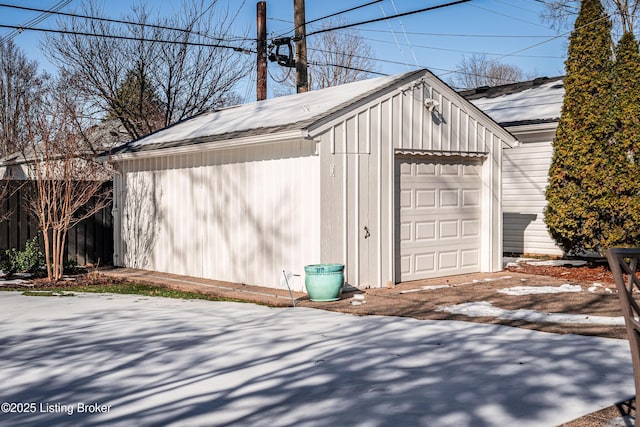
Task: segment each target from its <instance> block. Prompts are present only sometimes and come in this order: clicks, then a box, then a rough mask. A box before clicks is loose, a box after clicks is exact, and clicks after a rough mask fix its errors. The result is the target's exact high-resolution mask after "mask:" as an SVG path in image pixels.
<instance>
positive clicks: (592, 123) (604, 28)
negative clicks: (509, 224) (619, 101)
mask: <svg viewBox="0 0 640 427" xmlns="http://www.w3.org/2000/svg"><path fill="white" fill-rule="evenodd" d="M610 33H611V23H610V21H609V19H608V17H607V15H606V14H605V11H604V9H603V7H602V4H601V2H600V1H599V0H584V1H583V2H582V3H581V8H580V13H579V15H578V17H577V19H576V22H575V28H574V30H573V32H572V33H571V36H570V38H569V51H568V55H567V60H566V62H565V68H566V78H565V81H564V86H565V97H564V103H563V106H562V113H561V116H560V121H559V123H558V129H557V131H556V136H555V138H554V141H553V157H552V161H551V167H550V168H549V185H548V187H547V191H546V198H547V208H546V210H545V221H546V223H547V226H548V228H549V232H550V233H551V236H552V237H553V238H554V239H555V240H556V242H557V243H558V244H559V245H560V246H561V247H562V248H563V249H564V250H565V251H566V252H568V253H576V252H581V251H584V250H595V251H601V250H603V249H604V247H603V244H605V243H606V242H605V241H603V239H602V235H603V227H602V223H603V220H606V219H607V215H608V214H607V213H606V212H604V211H603V202H598V201H599V200H601V199H602V198H603V197H609V196H607V192H608V191H609V189H608V188H607V187H606V186H604V185H603V183H605V182H606V181H607V180H608V179H610V177H609V176H608V174H609V172H610V167H609V166H608V162H610V161H611V159H610V158H609V153H608V147H609V144H610V140H611V114H612V106H613V82H612V64H613V62H612V51H611V44H610V40H611V35H610ZM607 200H610V199H607Z"/></svg>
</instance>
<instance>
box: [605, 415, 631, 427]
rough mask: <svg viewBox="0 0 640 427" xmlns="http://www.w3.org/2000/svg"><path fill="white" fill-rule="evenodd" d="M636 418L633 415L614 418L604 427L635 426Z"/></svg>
mask: <svg viewBox="0 0 640 427" xmlns="http://www.w3.org/2000/svg"><path fill="white" fill-rule="evenodd" d="M635 421H636V418H635V417H634V416H632V415H625V416H623V417H616V418H612V419H610V420H608V421H607V423H606V424H605V425H604V426H603V427H629V426H632V425H634V423H635Z"/></svg>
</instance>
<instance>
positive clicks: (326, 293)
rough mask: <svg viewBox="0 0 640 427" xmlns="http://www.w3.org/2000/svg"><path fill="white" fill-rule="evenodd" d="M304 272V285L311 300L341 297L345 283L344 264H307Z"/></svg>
mask: <svg viewBox="0 0 640 427" xmlns="http://www.w3.org/2000/svg"><path fill="white" fill-rule="evenodd" d="M304 272H305V278H304V286H305V287H306V288H307V293H308V294H309V299H310V300H311V301H336V300H338V299H340V295H342V287H343V285H344V264H313V265H307V266H305V267H304Z"/></svg>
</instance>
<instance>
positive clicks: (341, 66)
mask: <svg viewBox="0 0 640 427" xmlns="http://www.w3.org/2000/svg"><path fill="white" fill-rule="evenodd" d="M308 64H309V65H315V66H318V67H337V68H344V69H345V70H352V71H362V72H363V73H369V74H376V75H378V76H388V75H389V74H385V73H381V72H378V71H373V70H365V69H363V68H357V67H349V66H347V65H340V64H330V63H327V64H321V63H320V62H316V61H311V62H308Z"/></svg>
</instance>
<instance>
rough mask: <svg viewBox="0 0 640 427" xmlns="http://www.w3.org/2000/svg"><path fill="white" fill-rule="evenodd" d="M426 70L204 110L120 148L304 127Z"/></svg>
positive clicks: (143, 147) (135, 148)
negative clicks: (219, 108) (204, 111)
mask: <svg viewBox="0 0 640 427" xmlns="http://www.w3.org/2000/svg"><path fill="white" fill-rule="evenodd" d="M424 72H425V70H418V71H411V72H408V73H405V74H396V75H393V76H385V77H378V78H374V79H369V80H362V81H358V82H354V83H349V84H345V85H340V86H333V87H329V88H326V89H321V90H315V91H310V92H306V93H303V94H295V95H289V96H283V97H279V98H272V99H267V100H264V101H259V102H252V103H249V104H243V105H238V106H234V107H230V108H225V109H222V110H218V111H212V112H208V113H204V114H200V115H198V116H195V117H192V118H190V119H187V120H185V121H182V122H179V123H176V124H175V125H173V126H170V127H168V128H165V129H162V130H159V131H158V132H155V133H152V134H150V135H147V136H145V137H143V138H141V139H138V140H136V141H133V142H131V143H129V144H126V145H125V146H123V147H120V148H119V149H117V150H116V152H124V151H129V150H131V151H139V150H145V149H151V147H150V146H154V147H158V146H160V147H166V146H167V145H170V146H176V145H180V144H178V142H187V141H194V140H203V139H206V140H208V141H210V140H215V139H217V138H216V137H217V136H234V135H238V134H239V133H242V134H248V133H249V132H250V131H255V130H258V129H272V130H274V131H277V130H283V129H287V128H288V127H291V125H297V126H298V128H304V126H306V125H309V124H312V123H314V122H315V121H317V120H319V119H321V118H323V117H325V116H327V115H328V114H330V113H332V112H334V111H337V110H338V109H339V108H341V107H346V106H348V105H350V104H352V103H354V102H356V101H357V100H359V99H361V98H362V97H365V96H367V95H369V94H371V93H373V92H375V91H377V90H380V89H383V88H385V87H387V86H389V85H391V84H392V83H394V82H396V81H400V80H402V79H404V78H406V77H409V76H410V75H412V74H415V75H420V74H423V73H424Z"/></svg>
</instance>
